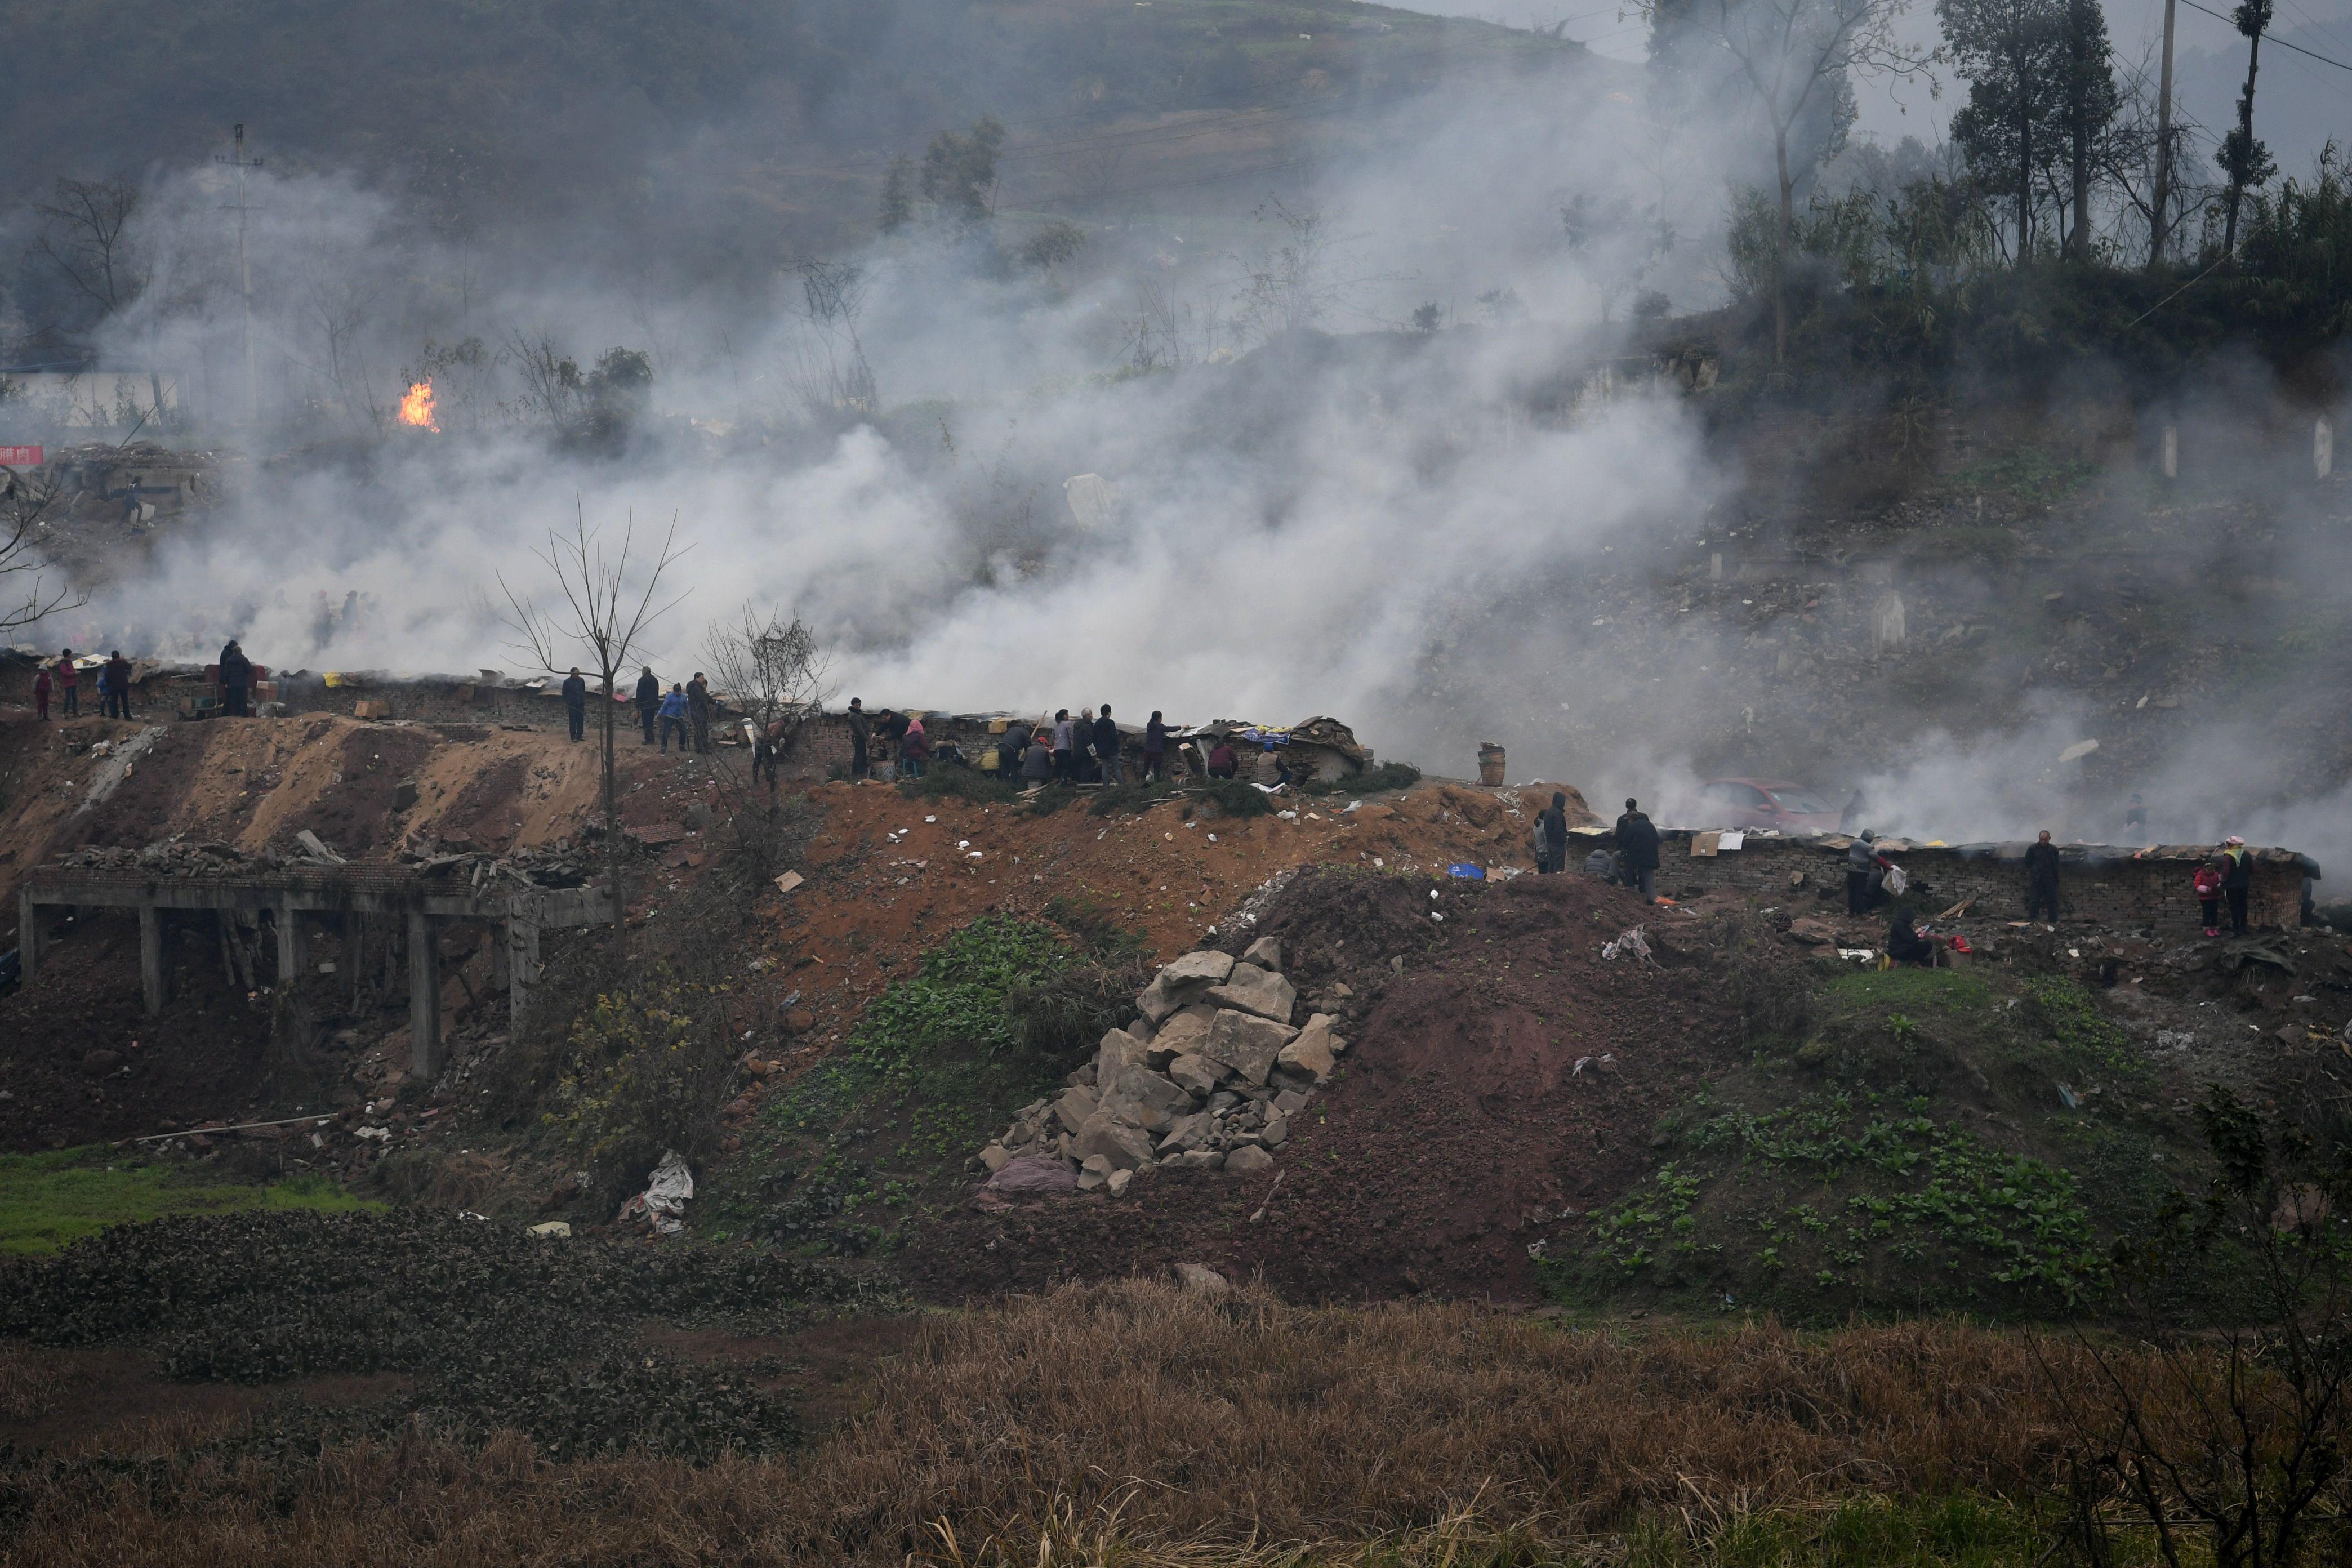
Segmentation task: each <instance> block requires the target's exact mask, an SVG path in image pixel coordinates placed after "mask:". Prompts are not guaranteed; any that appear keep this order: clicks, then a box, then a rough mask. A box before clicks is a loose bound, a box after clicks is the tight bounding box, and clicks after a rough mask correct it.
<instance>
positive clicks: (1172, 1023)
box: [1143, 1002, 1217, 1072]
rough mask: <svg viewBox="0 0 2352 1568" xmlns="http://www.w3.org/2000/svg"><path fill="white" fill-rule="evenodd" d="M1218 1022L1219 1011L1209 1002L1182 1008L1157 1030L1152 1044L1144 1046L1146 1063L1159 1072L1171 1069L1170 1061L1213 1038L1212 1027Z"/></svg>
mask: <svg viewBox="0 0 2352 1568" xmlns="http://www.w3.org/2000/svg"><path fill="white" fill-rule="evenodd" d="M1216 1021H1217V1010H1216V1009H1215V1008H1214V1007H1212V1006H1210V1005H1208V1004H1207V1003H1205V1002H1194V1003H1192V1004H1191V1005H1188V1006H1184V1007H1180V1008H1178V1009H1177V1010H1176V1011H1175V1012H1173V1013H1171V1014H1170V1015H1169V1016H1168V1019H1167V1022H1165V1023H1163V1024H1161V1025H1160V1027H1159V1028H1158V1029H1157V1030H1155V1031H1153V1033H1152V1036H1151V1044H1150V1045H1149V1046H1147V1047H1144V1053H1143V1059H1144V1062H1145V1063H1146V1065H1148V1066H1150V1067H1151V1068H1154V1069H1155V1070H1157V1071H1160V1072H1165V1071H1167V1070H1168V1064H1169V1063H1170V1062H1172V1061H1174V1060H1175V1059H1176V1058H1178V1057H1181V1056H1182V1055H1184V1054H1185V1053H1186V1052H1188V1051H1197V1050H1199V1049H1200V1048H1201V1046H1202V1042H1204V1041H1206V1040H1207V1039H1208V1037H1209V1026H1210V1025H1212V1024H1213V1023H1215V1022H1216Z"/></svg>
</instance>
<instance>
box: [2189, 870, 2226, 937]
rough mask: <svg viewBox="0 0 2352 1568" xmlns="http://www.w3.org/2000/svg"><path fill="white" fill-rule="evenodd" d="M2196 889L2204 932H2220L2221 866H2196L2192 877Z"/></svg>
mask: <svg viewBox="0 0 2352 1568" xmlns="http://www.w3.org/2000/svg"><path fill="white" fill-rule="evenodd" d="M2192 880H2193V882H2194V884H2195V886H2196V889H2197V902H2198V905H2199V907H2200V908H2201V909H2203V910H2204V911H2205V934H2206V935H2207V936H2220V935H2221V868H2220V867H2219V866H2213V865H2204V866H2200V867H2198V868H2197V875H2196V877H2195V878H2194V879H2192Z"/></svg>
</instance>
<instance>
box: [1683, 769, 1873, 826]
mask: <svg viewBox="0 0 2352 1568" xmlns="http://www.w3.org/2000/svg"><path fill="white" fill-rule="evenodd" d="M1699 800H1700V802H1701V803H1702V811H1703V815H1704V816H1706V819H1707V820H1706V826H1709V827H1738V828H1755V827H1777V828H1779V829H1780V831H1781V832H1783V833H1835V832H1836V831H1837V830H1838V808H1837V807H1836V806H1834V805H1830V804H1829V803H1828V802H1827V801H1824V800H1823V799H1822V797H1821V796H1819V795H1815V794H1814V793H1813V792H1812V791H1811V790H1809V789H1807V788H1806V787H1805V786H1804V785H1802V784H1791V783H1790V781H1789V780H1787V779H1709V780H1707V781H1706V784H1703V785H1702V786H1700V789H1699Z"/></svg>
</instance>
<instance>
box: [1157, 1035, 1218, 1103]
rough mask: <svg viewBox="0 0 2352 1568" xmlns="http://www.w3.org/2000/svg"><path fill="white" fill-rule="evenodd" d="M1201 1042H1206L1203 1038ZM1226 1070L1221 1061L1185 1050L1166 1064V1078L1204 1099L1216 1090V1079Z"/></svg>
mask: <svg viewBox="0 0 2352 1568" xmlns="http://www.w3.org/2000/svg"><path fill="white" fill-rule="evenodd" d="M1202 1043H1203V1044H1206V1043H1207V1042H1206V1041H1205V1039H1204V1040H1203V1041H1202ZM1228 1070H1229V1069H1228V1068H1226V1067H1225V1066H1224V1065H1223V1063H1221V1062H1214V1061H1211V1060H1210V1059H1209V1058H1207V1057H1204V1056H1200V1055H1197V1054H1195V1053H1193V1052H1191V1051H1187V1052H1185V1053H1184V1054H1183V1055H1182V1056H1181V1057H1178V1058H1176V1059H1175V1060H1174V1061H1172V1062H1170V1063H1169V1064H1168V1080H1169V1081H1170V1082H1171V1083H1173V1084H1174V1085H1175V1086H1176V1087H1177V1088H1178V1089H1182V1090H1184V1091H1185V1092H1186V1093H1187V1094H1192V1095H1197V1096H1200V1097H1202V1098H1203V1099H1205V1098H1207V1097H1208V1096H1209V1095H1211V1094H1213V1093H1214V1092H1216V1088H1217V1083H1218V1080H1219V1079H1223V1077H1224V1076H1225V1074H1226V1072H1227V1071H1228Z"/></svg>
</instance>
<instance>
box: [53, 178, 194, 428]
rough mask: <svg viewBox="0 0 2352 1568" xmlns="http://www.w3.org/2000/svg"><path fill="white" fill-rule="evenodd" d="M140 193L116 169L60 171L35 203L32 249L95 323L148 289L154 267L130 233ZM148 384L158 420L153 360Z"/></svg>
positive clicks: (159, 382)
mask: <svg viewBox="0 0 2352 1568" xmlns="http://www.w3.org/2000/svg"><path fill="white" fill-rule="evenodd" d="M141 199H142V193H141V191H140V188H139V187H138V186H137V185H136V184H132V183H131V180H130V178H129V177H128V176H127V175H121V174H118V175H115V176H113V177H111V178H109V179H103V180H69V179H66V178H63V177H60V178H59V179H58V183H57V187H56V189H55V191H54V193H53V194H52V195H51V196H50V199H49V200H47V201H46V202H35V203H34V204H33V212H34V215H35V216H37V217H38V218H39V219H40V227H39V229H38V230H37V232H36V233H35V234H34V236H33V251H34V254H36V255H37V256H38V257H40V258H41V259H42V260H44V261H46V262H47V263H48V264H49V266H50V268H52V269H53V270H54V271H55V272H56V274H57V276H58V278H59V279H61V280H62V281H63V282H64V283H65V284H66V286H67V287H68V289H69V290H71V292H72V293H73V294H74V295H75V296H77V297H78V298H79V300H81V301H82V303H83V305H84V306H85V307H86V308H87V309H88V310H90V311H91V312H92V313H93V315H92V322H91V324H92V326H93V327H95V326H99V325H103V324H104V323H105V322H106V321H110V320H112V319H113V318H115V317H117V316H120V315H121V314H122V313H123V312H124V311H125V310H129V309H130V308H131V306H132V305H133V304H135V303H136V302H137V301H138V300H139V299H140V298H141V296H142V295H143V294H145V293H146V291H147V285H148V282H149V279H151V277H152V270H153V269H152V264H151V263H150V261H149V259H148V258H147V257H146V255H145V254H144V253H143V252H142V250H141V248H140V247H139V246H138V245H137V244H136V243H134V239H133V236H132V233H131V224H132V221H133V220H134V219H135V218H136V217H137V216H138V214H139V206H140V202H141ZM147 384H148V390H149V392H150V394H151V395H152V397H153V400H154V401H153V405H152V409H151V413H150V416H151V417H152V418H155V419H158V420H160V419H162V418H163V373H162V372H161V371H159V370H157V369H156V368H155V367H154V366H153V365H152V364H151V365H150V366H148V370H147Z"/></svg>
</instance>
